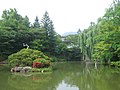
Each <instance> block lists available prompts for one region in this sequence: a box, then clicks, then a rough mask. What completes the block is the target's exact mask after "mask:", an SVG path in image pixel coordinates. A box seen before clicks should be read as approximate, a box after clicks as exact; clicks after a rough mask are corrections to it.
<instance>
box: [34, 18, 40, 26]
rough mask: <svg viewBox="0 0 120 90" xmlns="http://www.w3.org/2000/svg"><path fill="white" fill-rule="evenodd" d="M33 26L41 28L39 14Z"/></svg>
mask: <svg viewBox="0 0 120 90" xmlns="http://www.w3.org/2000/svg"><path fill="white" fill-rule="evenodd" d="M33 27H34V28H39V27H40V23H39V19H38V17H37V16H36V18H35V22H34V23H33Z"/></svg>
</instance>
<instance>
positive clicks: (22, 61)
mask: <svg viewBox="0 0 120 90" xmlns="http://www.w3.org/2000/svg"><path fill="white" fill-rule="evenodd" d="M39 58H41V60H42V62H44V61H46V60H48V61H51V58H49V57H48V56H46V55H44V54H43V52H41V51H38V50H33V49H22V50H20V51H19V52H17V53H15V54H12V55H10V56H9V57H8V64H9V65H10V66H12V67H14V66H16V65H19V66H32V63H33V61H35V60H37V59H39Z"/></svg>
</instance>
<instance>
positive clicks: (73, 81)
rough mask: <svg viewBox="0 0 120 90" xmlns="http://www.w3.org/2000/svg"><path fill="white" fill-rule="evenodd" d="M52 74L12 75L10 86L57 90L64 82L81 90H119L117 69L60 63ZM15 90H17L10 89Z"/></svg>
mask: <svg viewBox="0 0 120 90" xmlns="http://www.w3.org/2000/svg"><path fill="white" fill-rule="evenodd" d="M55 67H56V70H53V72H51V73H48V74H47V73H43V74H42V73H41V74H33V75H31V76H20V75H11V76H9V77H8V84H9V85H10V86H11V87H14V88H16V90H56V89H57V88H58V86H59V85H60V83H62V81H64V82H65V84H67V85H69V86H71V87H72V86H73V87H78V88H79V89H80V90H119V88H120V86H119V83H120V77H119V75H120V73H117V71H115V69H112V68H109V67H104V66H98V68H97V69H96V68H95V67H94V66H92V65H90V66H89V65H88V66H87V67H86V66H84V64H83V63H82V64H80V63H78V62H77V63H72V62H71V63H59V64H57V65H56V66H55ZM10 90H15V89H10Z"/></svg>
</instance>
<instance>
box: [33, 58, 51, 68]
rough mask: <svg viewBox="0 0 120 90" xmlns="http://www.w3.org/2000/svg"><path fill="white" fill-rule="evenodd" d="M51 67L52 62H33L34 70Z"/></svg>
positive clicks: (43, 60) (40, 60)
mask: <svg viewBox="0 0 120 90" xmlns="http://www.w3.org/2000/svg"><path fill="white" fill-rule="evenodd" d="M49 66H50V60H45V59H44V58H37V59H36V60H34V61H33V68H48V67H49Z"/></svg>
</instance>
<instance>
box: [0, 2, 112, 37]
mask: <svg viewBox="0 0 120 90" xmlns="http://www.w3.org/2000/svg"><path fill="white" fill-rule="evenodd" d="M112 1H113V0H0V16H1V15H2V12H3V10H5V9H7V10H8V9H9V8H16V9H17V11H18V13H19V14H21V15H22V16H25V15H27V16H28V17H29V19H30V22H33V21H34V19H35V17H36V16H38V17H39V19H40V20H41V18H42V16H43V14H44V13H45V11H48V13H49V16H50V18H51V20H52V21H53V23H54V27H55V31H56V32H57V33H59V34H61V35H62V34H63V33H65V32H71V31H72V32H76V31H77V30H78V29H79V28H80V29H81V30H83V29H85V28H87V27H88V26H89V25H90V22H91V21H93V22H96V21H97V18H99V17H101V16H103V15H104V13H105V9H106V8H108V7H109V6H110V4H111V3H112Z"/></svg>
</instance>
